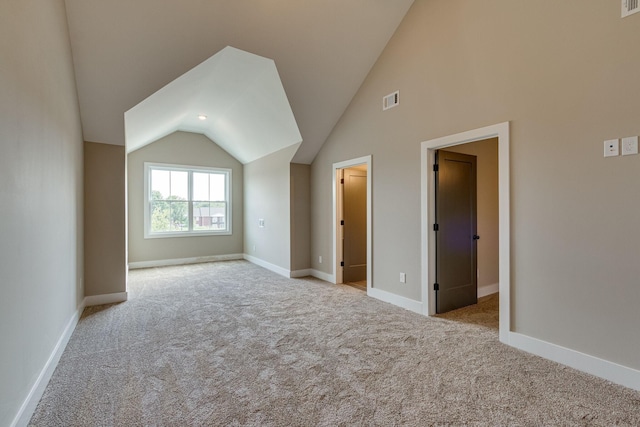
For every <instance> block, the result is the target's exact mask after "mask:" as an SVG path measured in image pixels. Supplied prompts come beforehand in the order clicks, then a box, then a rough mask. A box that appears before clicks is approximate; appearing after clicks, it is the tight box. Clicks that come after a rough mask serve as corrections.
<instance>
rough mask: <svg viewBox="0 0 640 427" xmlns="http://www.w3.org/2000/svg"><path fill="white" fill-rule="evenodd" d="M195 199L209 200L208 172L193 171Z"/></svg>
mask: <svg viewBox="0 0 640 427" xmlns="http://www.w3.org/2000/svg"><path fill="white" fill-rule="evenodd" d="M193 200H207V201H208V200H209V174H208V173H199V172H194V173H193ZM194 216H195V213H194Z"/></svg>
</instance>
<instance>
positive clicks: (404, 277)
mask: <svg viewBox="0 0 640 427" xmlns="http://www.w3.org/2000/svg"><path fill="white" fill-rule="evenodd" d="M400 283H407V275H406V274H404V273H400Z"/></svg>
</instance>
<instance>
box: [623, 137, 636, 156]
mask: <svg viewBox="0 0 640 427" xmlns="http://www.w3.org/2000/svg"><path fill="white" fill-rule="evenodd" d="M630 154H638V137H637V136H629V137H627V138H622V155H623V156H628V155H630Z"/></svg>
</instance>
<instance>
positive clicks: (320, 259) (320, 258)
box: [318, 255, 322, 264]
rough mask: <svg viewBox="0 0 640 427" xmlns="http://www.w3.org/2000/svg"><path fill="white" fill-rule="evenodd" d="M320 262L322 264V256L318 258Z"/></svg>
mask: <svg viewBox="0 0 640 427" xmlns="http://www.w3.org/2000/svg"><path fill="white" fill-rule="evenodd" d="M318 262H319V263H320V264H322V255H320V256H319V257H318Z"/></svg>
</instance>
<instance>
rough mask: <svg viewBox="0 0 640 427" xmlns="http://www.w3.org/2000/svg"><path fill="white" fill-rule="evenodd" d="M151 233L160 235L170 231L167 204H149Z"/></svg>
mask: <svg viewBox="0 0 640 427" xmlns="http://www.w3.org/2000/svg"><path fill="white" fill-rule="evenodd" d="M150 208H151V231H152V232H154V233H160V232H164V231H170V230H171V228H170V227H169V214H170V209H169V202H151V206H150Z"/></svg>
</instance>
